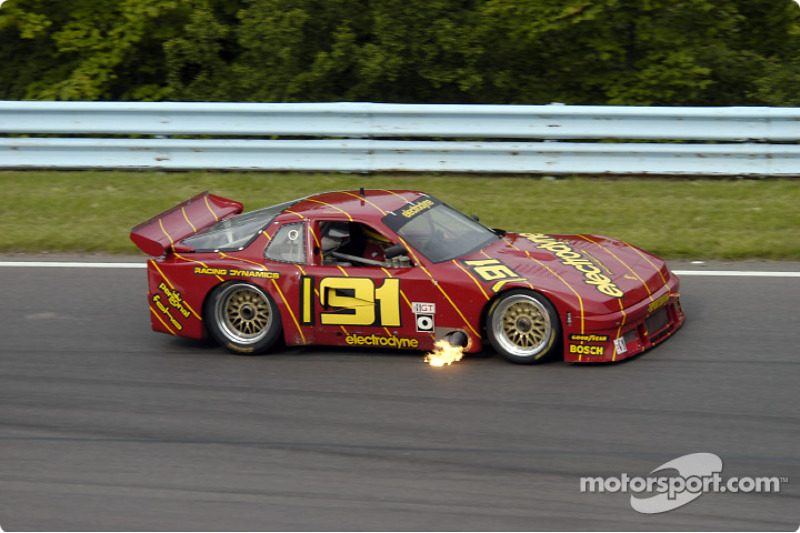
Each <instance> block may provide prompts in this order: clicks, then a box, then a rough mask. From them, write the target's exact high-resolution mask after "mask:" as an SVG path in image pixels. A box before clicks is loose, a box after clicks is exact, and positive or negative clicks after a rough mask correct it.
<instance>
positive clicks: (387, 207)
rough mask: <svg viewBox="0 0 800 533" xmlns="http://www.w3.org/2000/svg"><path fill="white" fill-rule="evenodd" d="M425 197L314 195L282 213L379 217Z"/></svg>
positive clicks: (371, 192)
mask: <svg viewBox="0 0 800 533" xmlns="http://www.w3.org/2000/svg"><path fill="white" fill-rule="evenodd" d="M425 196H427V195H426V194H425V193H422V192H419V191H409V190H384V189H367V190H364V191H363V195H362V193H361V192H360V191H357V190H356V191H336V192H325V193H321V194H315V195H312V196H308V197H306V198H302V199H300V200H298V201H297V202H296V203H295V204H294V205H292V206H291V207H289V208H288V209H287V210H286V211H285V212H289V213H296V214H299V215H303V216H312V217H316V216H326V217H327V216H330V215H333V216H335V217H336V218H339V217H341V218H357V219H360V220H364V219H365V218H366V219H369V218H378V219H380V218H382V217H384V216H386V215H388V214H389V213H391V212H393V211H396V210H398V209H400V208H401V207H403V206H405V205H407V204H409V203H410V202H414V201H416V200H418V199H420V198H422V197H425Z"/></svg>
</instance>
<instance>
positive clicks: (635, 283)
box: [470, 233, 670, 314]
mask: <svg viewBox="0 0 800 533" xmlns="http://www.w3.org/2000/svg"><path fill="white" fill-rule="evenodd" d="M487 257H488V258H495V259H498V260H500V261H501V262H502V263H503V264H505V265H506V266H508V267H509V268H510V269H511V270H513V271H514V272H515V273H516V274H517V275H519V276H520V277H522V278H524V279H525V280H526V281H528V282H530V283H531V284H532V285H533V286H534V288H537V287H538V288H539V289H541V290H546V291H550V292H555V293H562V294H570V293H572V294H574V293H578V294H579V295H580V296H581V298H582V300H583V303H584V305H586V307H587V309H586V310H587V311H588V312H593V313H597V314H601V313H607V312H615V311H618V310H619V308H620V301H621V303H622V305H623V306H625V307H627V306H629V305H632V304H634V303H637V302H640V301H642V300H643V299H645V298H648V297H650V296H651V295H652V294H655V293H656V292H657V291H659V290H660V289H661V288H662V287H664V285H666V280H667V279H669V276H670V274H669V272H668V270H667V266H666V264H665V263H664V261H663V260H661V259H659V258H658V257H656V256H654V255H652V254H649V253H647V252H645V251H643V250H640V249H639V248H636V247H634V246H632V245H629V244H627V243H625V242H622V241H618V240H615V239H609V238H608V237H602V236H598V235H545V234H541V233H507V234H506V235H505V236H504V237H503V238H502V239H499V240H497V241H495V242H494V243H492V244H490V245H489V246H488V247H486V248H484V249H483V250H481V251H480V252H479V253H477V254H472V256H471V257H470V259H476V260H480V259H486V258H487Z"/></svg>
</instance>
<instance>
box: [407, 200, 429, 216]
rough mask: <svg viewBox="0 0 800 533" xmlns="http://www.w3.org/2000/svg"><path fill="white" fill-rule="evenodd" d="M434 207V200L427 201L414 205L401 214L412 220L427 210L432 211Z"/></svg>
mask: <svg viewBox="0 0 800 533" xmlns="http://www.w3.org/2000/svg"><path fill="white" fill-rule="evenodd" d="M433 206H434V203H433V200H431V199H426V200H423V201H421V202H420V203H418V204H413V205H412V206H411V207H407V208H405V209H403V210H402V211H400V214H402V215H403V216H404V217H406V218H411V217H413V216H415V215H418V214H420V213H422V212H423V211H425V210H426V209H430V208H431V207H433Z"/></svg>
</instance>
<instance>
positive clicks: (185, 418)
mask: <svg viewBox="0 0 800 533" xmlns="http://www.w3.org/2000/svg"><path fill="white" fill-rule="evenodd" d="M748 268H751V269H755V270H758V269H761V270H776V268H775V266H774V265H767V266H764V265H758V264H755V265H752V264H751V265H748ZM790 268H791V269H793V270H795V271H797V270H800V267H798V265H797V264H793V265H790ZM682 283H683V284H682V293H683V304H684V308H685V310H686V313H687V316H688V320H687V323H686V325H685V326H684V328H683V329H682V330H681V331H680V332H679V333H678V334H677V335H676V336H675V337H673V338H672V339H670V340H669V341H668V342H667V343H665V344H664V345H662V346H660V347H658V348H656V349H655V350H653V351H651V352H649V353H647V354H645V355H643V356H641V357H638V358H635V359H633V360H631V361H630V362H625V363H621V364H615V365H605V366H576V365H572V366H571V365H567V364H564V363H560V362H556V363H551V364H546V365H542V366H538V367H523V366H516V365H511V364H509V363H506V362H504V361H503V360H501V359H500V358H499V357H493V356H479V357H470V358H468V359H466V360H464V361H463V362H461V363H459V364H457V365H454V366H453V367H449V368H442V369H434V368H430V367H428V366H427V365H425V364H423V363H422V356H421V355H420V354H418V353H393V352H381V353H369V352H366V351H345V350H330V349H322V348H316V349H312V348H308V349H290V350H285V351H283V352H281V353H276V354H273V355H268V356H264V357H241V356H239V357H237V356H233V355H229V354H227V353H225V352H223V351H222V350H220V349H218V348H215V347H213V346H209V345H206V344H202V343H196V342H188V341H183V340H180V339H175V338H171V337H168V336H165V335H159V334H155V333H152V332H150V330H149V325H148V314H147V306H146V301H145V293H146V282H145V277H144V272H143V271H142V270H130V269H128V270H108V269H106V270H84V269H41V268H38V269H36V268H24V267H15V268H4V269H2V271H1V272H0V295H1V296H2V303H0V527H2V529H4V530H6V531H13V530H210V529H211V530H243V529H246V530H309V529H311V530H340V529H347V530H364V529H370V530H373V529H375V530H398V529H401V530H420V529H424V530H538V529H557V530H562V529H570V530H588V529H592V530H613V529H623V530H664V529H668V530H687V529H697V530H720V529H724V530H792V531H794V530H796V529H797V527H798V524H799V523H800V445H799V444H798V443H800V414H799V413H800V409H799V408H798V405H799V403H800V402H798V399H799V398H798V390H799V389H798V382H799V381H800V379H798V378H800V350H799V349H798V342H800V314H799V313H798V312H797V307H798V300H799V299H800V279H797V278H793V279H786V278H725V277H684V278H683V280H682ZM693 452H711V453H715V454H717V455H719V456H720V457H721V458H722V460H723V463H724V470H723V476H725V477H728V476H737V475H738V476H745V475H750V476H780V477H785V478H789V481H788V484H786V483H785V484H783V486H782V491H781V492H780V493H779V494H741V493H740V494H731V493H728V494H704V495H703V496H701V497H700V498H699V499H697V500H695V501H694V502H692V503H690V504H688V505H686V506H684V507H681V508H679V509H677V510H673V511H670V512H666V513H662V514H657V515H643V514H639V513H637V512H636V511H634V510H633V509H632V508H631V507H630V504H629V501H628V495H626V494H583V493H581V492H580V491H579V479H580V477H582V476H620V474H621V473H622V472H627V473H629V474H630V475H646V474H647V473H649V472H650V471H651V470H653V469H654V468H656V467H657V466H659V465H661V464H663V463H665V462H667V461H669V460H671V459H674V458H676V457H678V456H681V455H683V454H687V453H693Z"/></svg>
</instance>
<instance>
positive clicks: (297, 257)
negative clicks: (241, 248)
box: [264, 222, 306, 263]
mask: <svg viewBox="0 0 800 533" xmlns="http://www.w3.org/2000/svg"><path fill="white" fill-rule="evenodd" d="M264 255H265V256H266V257H267V258H268V259H272V260H275V261H283V262H285V263H305V262H306V232H305V224H304V223H303V222H295V223H292V224H284V225H283V226H281V229H279V230H278V232H277V233H276V234H275V236H274V237H272V241H270V243H269V246H268V247H267V251H266V252H265V253H264Z"/></svg>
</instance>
